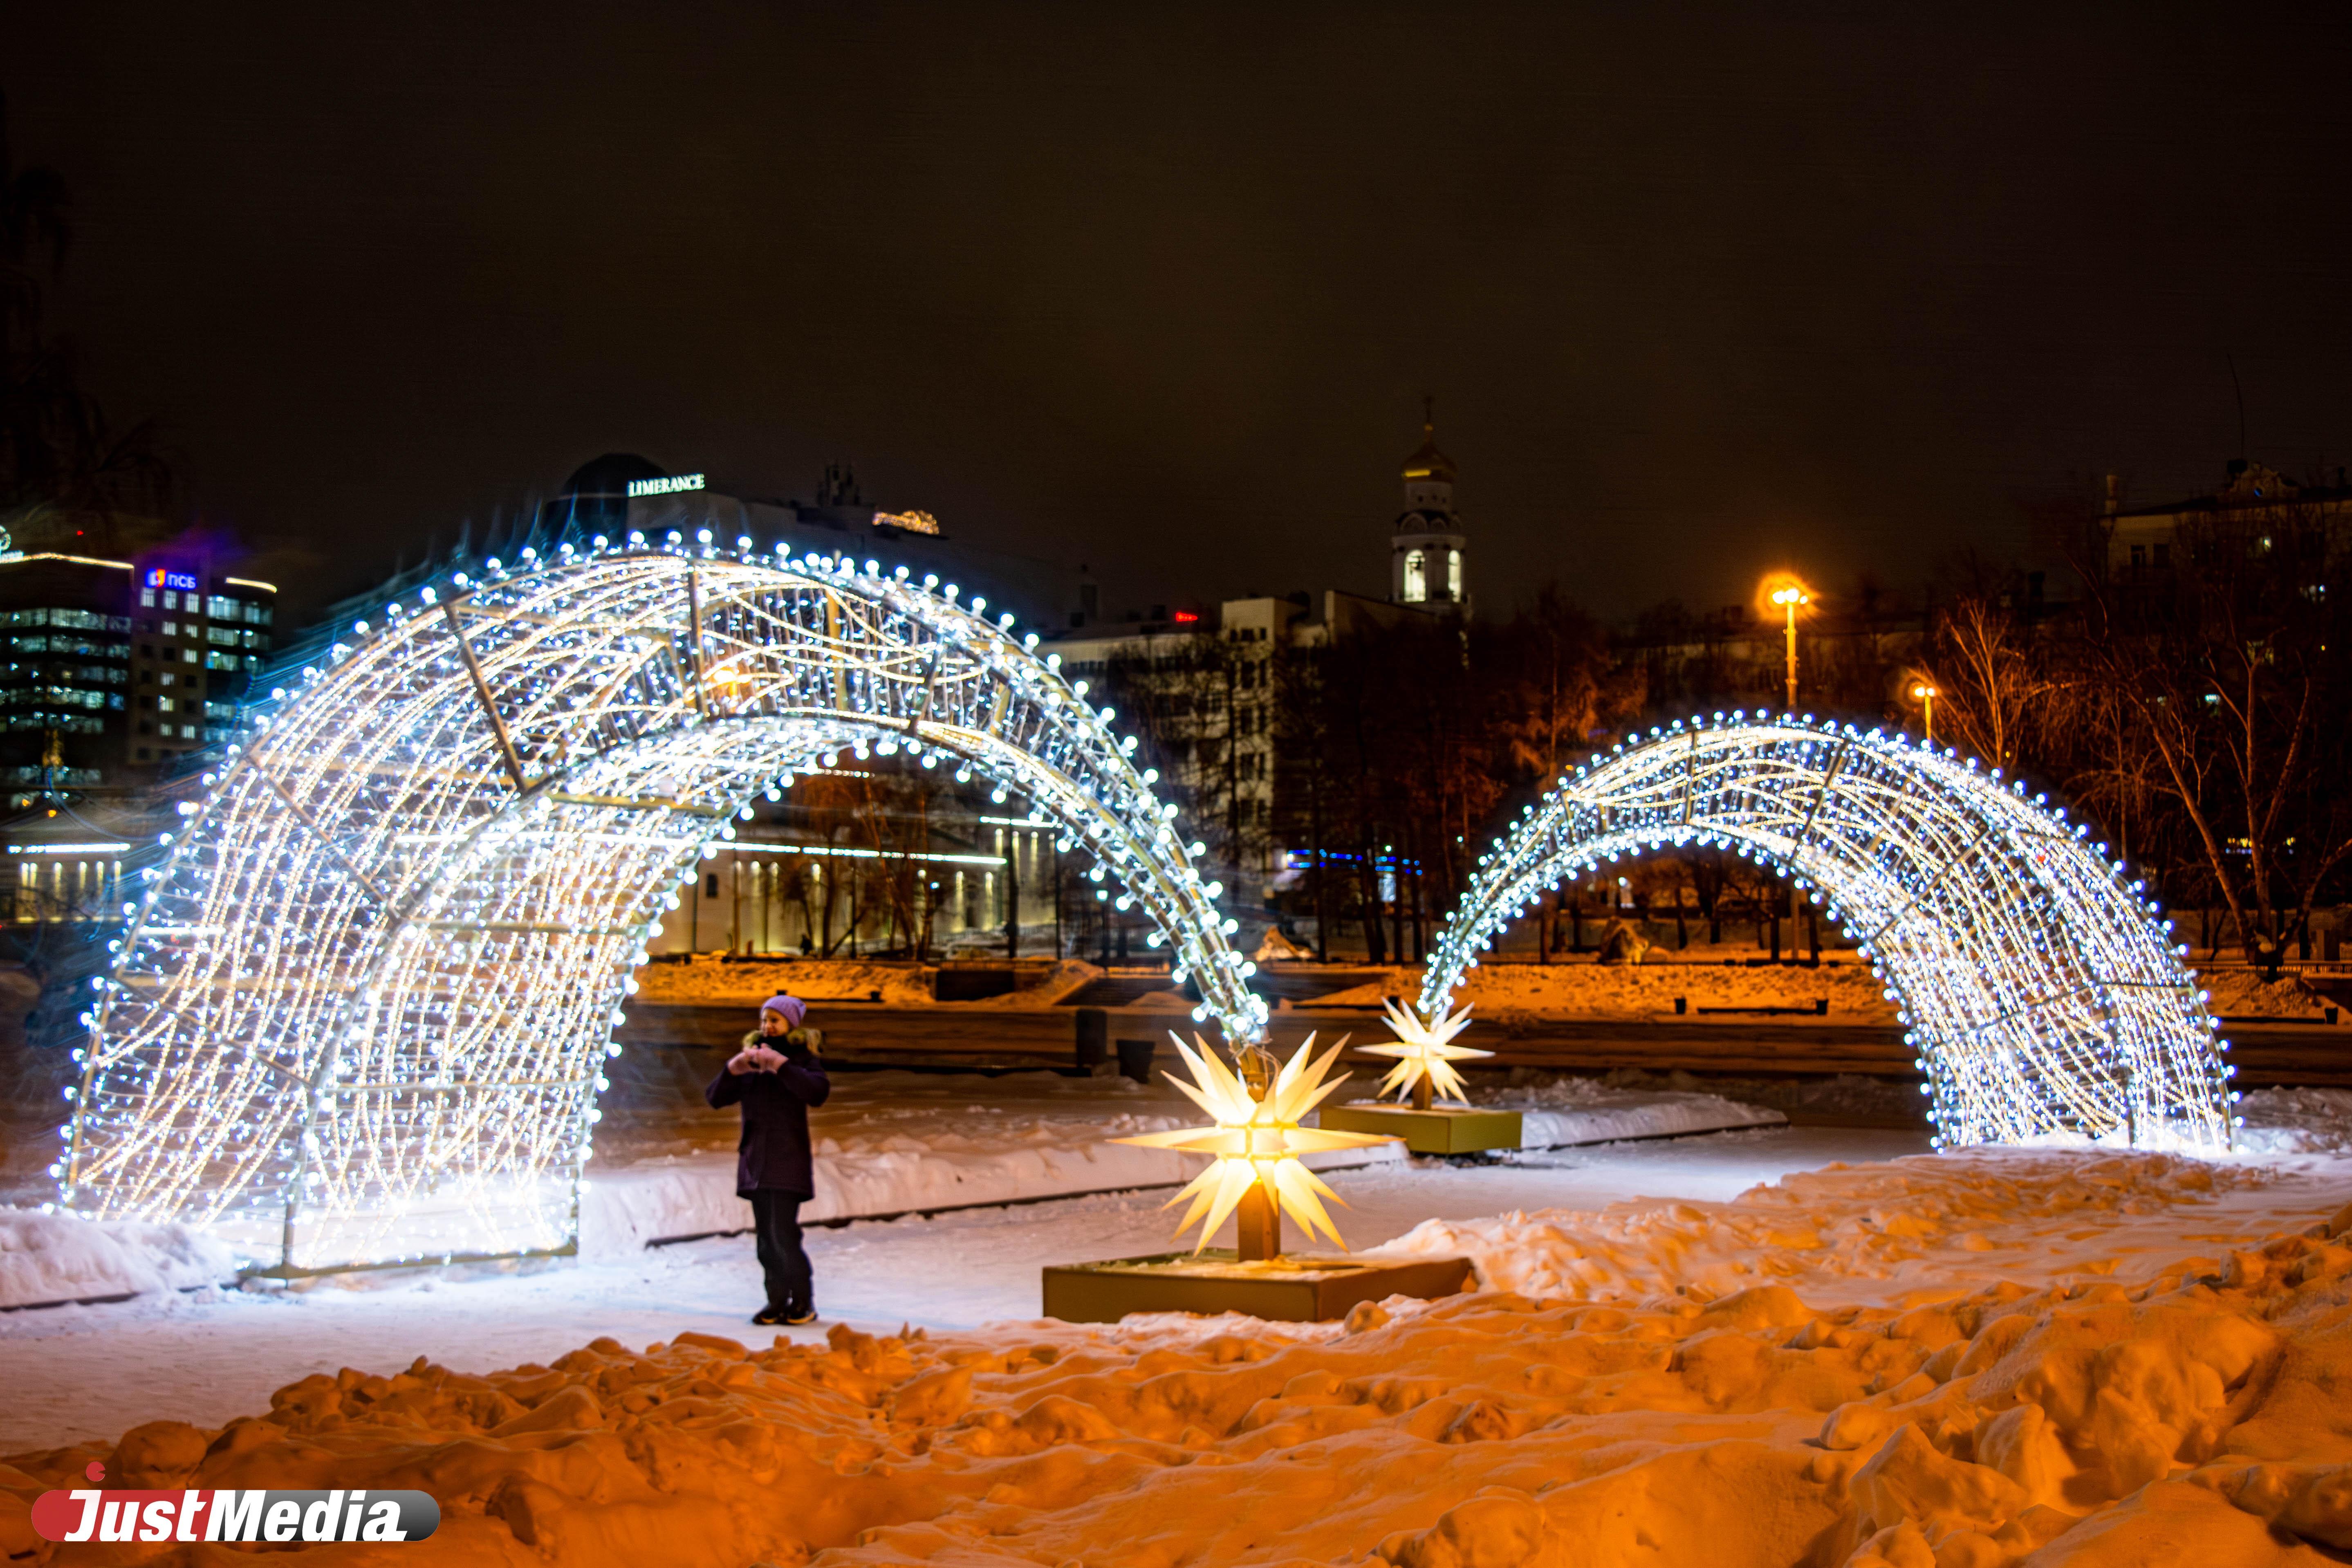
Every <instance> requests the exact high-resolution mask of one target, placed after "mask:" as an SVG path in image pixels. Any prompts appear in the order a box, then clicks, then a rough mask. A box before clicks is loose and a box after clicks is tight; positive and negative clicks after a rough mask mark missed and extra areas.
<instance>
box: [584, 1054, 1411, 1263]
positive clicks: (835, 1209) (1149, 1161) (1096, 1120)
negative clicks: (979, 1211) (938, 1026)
mask: <svg viewBox="0 0 2352 1568" xmlns="http://www.w3.org/2000/svg"><path fill="white" fill-rule="evenodd" d="M1200 1119H1201V1118H1200V1112H1199V1111H1198V1110H1196V1109H1195V1108H1194V1107H1193V1106H1192V1103H1191V1102H1190V1101H1188V1100H1184V1099H1183V1098H1181V1096H1180V1095H1178V1094H1177V1092H1176V1091H1175V1090H1174V1089H1171V1088H1169V1087H1168V1086H1167V1085H1166V1084H1165V1083H1164V1082H1163V1083H1158V1084H1151V1085H1145V1084H1139V1083H1135V1082H1132V1081H1130V1080H1129V1079H1123V1078H1093V1079H1070V1078H1062V1077H1059V1076H1057V1075H1054V1074H1050V1073H1023V1074H1019V1075H1015V1076H1009V1077H1005V1078H996V1079H991V1078H983V1077H981V1076H980V1075H978V1074H971V1075H968V1076H967V1075H946V1074H914V1073H894V1072H882V1073H858V1074H855V1075H852V1074H846V1073H845V1074H842V1075H841V1076H839V1077H838V1078H836V1079H835V1083H834V1092H833V1098H832V1099H831V1100H828V1101H827V1102H826V1103H825V1105H824V1107H823V1108H822V1109H820V1110H817V1111H815V1112H814V1113H813V1114H812V1115H811V1116H810V1118H809V1130H810V1133H811V1136H812V1137H813V1138H814V1152H815V1161H814V1164H815V1175H816V1196H815V1199H814V1201H813V1202H811V1203H809V1204H808V1205H805V1206H803V1209H802V1210H801V1217H802V1219H803V1221H804V1222H806V1223H811V1224H814V1223H819V1222H823V1221H827V1220H841V1219H857V1218H866V1217H872V1216H876V1215H900V1214H911V1213H918V1212H924V1211H935V1210H940V1209H949V1208H970V1207H975V1206H979V1205H989V1204H1009V1203H1028V1202H1034V1201H1036V1200H1038V1199H1041V1198H1054V1197H1066V1196H1070V1195H1073V1194H1080V1193H1099V1192H1109V1191H1114V1190H1118V1189H1121V1188H1128V1187H1154V1186H1164V1185H1181V1184H1183V1183H1185V1182H1189V1181H1191V1180H1192V1176H1193V1174H1194V1173H1196V1172H1198V1171H1199V1169H1200V1168H1201V1163H1202V1162H1201V1160H1200V1159H1199V1158H1198V1157H1197V1156H1191V1155H1184V1154H1177V1153H1172V1152H1169V1151H1167V1150H1164V1149H1138V1148H1133V1147H1130V1146H1127V1145H1122V1144H1118V1143H1113V1142H1110V1140H1112V1139H1114V1138H1124V1137H1129V1136H1131V1135H1133V1134H1135V1133H1139V1132H1158V1131H1166V1130H1167V1129H1170V1128H1173V1127H1184V1126H1190V1125H1193V1124H1195V1123H1197V1122H1198V1121H1200ZM607 1127H612V1128H613V1131H614V1137H613V1140H612V1144H613V1147H614V1150H615V1151H616V1152H620V1154H621V1158H620V1159H618V1160H608V1158H606V1157H604V1152H605V1150H606V1147H607V1144H606V1141H605V1139H604V1136H603V1135H604V1132H605V1131H606V1128H607ZM736 1128H737V1121H736V1118H735V1113H734V1112H733V1111H731V1110H730V1111H721V1112H712V1111H710V1110H707V1109H705V1108H703V1107H701V1106H699V1105H675V1106H672V1107H669V1108H667V1110H660V1109H656V1108H652V1107H644V1108H638V1109H635V1110H631V1111H630V1112H629V1113H628V1118H627V1121H626V1124H625V1125H621V1126H617V1127H616V1126H614V1123H613V1121H612V1120H611V1119H608V1121H607V1123H606V1124H605V1125H604V1126H600V1127H599V1129H598V1132H599V1140H598V1145H597V1147H598V1150H599V1153H600V1159H599V1160H598V1162H597V1163H593V1164H592V1165H591V1166H590V1167H589V1170H590V1177H589V1181H588V1187H587V1191H586V1193H585V1194H583V1200H582V1204H581V1220H580V1228H581V1236H580V1246H581V1252H582V1254H583V1256H585V1257H590V1258H610V1257H614V1256H617V1255H619V1254H622V1253H625V1252H630V1251H634V1250H635V1249H636V1248H638V1247H644V1246H645V1245H646V1244H647V1243H648V1242H653V1241H663V1240H669V1239H673V1238H676V1237H688V1236H707V1235H709V1234H711V1233H713V1232H716V1231H731V1230H741V1229H743V1228H745V1226H747V1224H748V1223H749V1219H748V1215H749V1210H748V1209H747V1208H746V1207H745V1205H744V1203H743V1200H742V1199H740V1198H739V1197H737V1196H736V1195H735V1155H734V1149H735V1139H736ZM654 1149H663V1150H666V1151H669V1152H661V1153H653V1152H650V1151H651V1150H654ZM636 1150H645V1151H647V1152H646V1153H642V1154H639V1155H637V1157H635V1158H630V1157H629V1153H630V1152H633V1151H636ZM685 1150H691V1151H692V1152H683V1151H685ZM1403 1157H1404V1156H1403V1153H1402V1151H1401V1150H1399V1149H1395V1148H1386V1147H1384V1148H1378V1149H1369V1150H1362V1151H1354V1152H1347V1153H1343V1154H1330V1155H1318V1156H1316V1157H1314V1158H1312V1159H1310V1160H1309V1161H1308V1162H1307V1163H1308V1164H1309V1165H1312V1166H1315V1167H1316V1168H1318V1169H1335V1168H1338V1167H1339V1166H1343V1165H1356V1164H1366V1163H1379V1162H1387V1161H1395V1160H1400V1159H1402V1158H1403Z"/></svg>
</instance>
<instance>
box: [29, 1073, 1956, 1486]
mask: <svg viewBox="0 0 2352 1568" xmlns="http://www.w3.org/2000/svg"><path fill="white" fill-rule="evenodd" d="M998 1081H999V1082H1009V1081H1013V1080H1009V1079H1000V1080H998ZM1926 1147H1927V1140H1926V1138H1925V1136H1924V1135H1914V1134H1910V1133H1901V1132H1885V1131H1862V1132H1854V1131H1829V1130H1819V1131H1816V1130H1807V1129H1776V1130H1770V1131H1744V1132H1734V1133H1727V1134H1721V1135H1717V1136H1714V1137H1706V1138H1697V1139H1691V1140H1676V1141H1668V1142H1638V1143H1622V1144H1614V1145H1608V1146H1604V1147H1601V1148H1595V1149H1587V1150H1572V1151H1563V1152H1552V1153H1538V1154H1528V1155H1523V1156H1520V1157H1519V1159H1518V1161H1517V1162H1516V1163H1507V1164H1495V1165H1486V1166H1457V1165H1450V1164H1446V1163H1441V1162H1436V1161H1394V1162H1391V1163H1386V1164H1382V1165H1378V1166H1363V1167H1359V1168H1356V1169H1351V1170H1343V1171H1335V1172H1331V1173H1328V1175H1327V1177H1326V1179H1327V1180H1328V1181H1329V1182H1330V1183H1331V1184H1332V1185H1333V1186H1334V1187H1335V1188H1337V1189H1338V1191H1339V1194H1340V1196H1341V1197H1342V1198H1343V1199H1344V1200H1345V1201H1346V1203H1347V1204H1348V1205H1349V1206H1348V1207H1347V1208H1345V1209H1337V1210H1334V1211H1333V1212H1334V1215H1335V1216H1336V1217H1337V1218H1338V1220H1339V1226H1340V1231H1341V1234H1342V1235H1344V1236H1346V1237H1348V1239H1349V1244H1350V1245H1351V1246H1354V1247H1359V1248H1362V1247H1372V1246H1376V1245H1377V1244H1379V1243H1381V1242H1383V1241H1388V1240H1391V1239H1392V1238H1394V1237H1400V1236H1402V1235H1403V1234H1405V1233H1406V1232H1408V1231H1410V1230H1412V1228H1413V1226H1417V1225H1419V1224H1421V1223H1422V1222H1423V1221H1424V1220H1427V1219H1430V1218H1432V1217H1439V1218H1445V1219H1453V1220H1470V1219H1474V1218H1475V1217H1477V1216H1480V1215H1499V1214H1508V1213H1511V1212H1514V1211H1534V1210H1540V1209H1548V1208H1560V1207H1566V1208H1574V1209H1580V1210H1581V1209H1597V1208H1605V1207H1607V1206H1608V1205H1612V1204H1618V1203H1626V1202H1632V1201H1634V1200H1636V1199H1642V1198H1651V1199H1658V1200H1669V1199H1674V1200H1692V1201H1700V1202H1722V1201H1725V1200H1727V1199H1730V1198H1732V1197H1734V1196H1736V1195H1737V1194H1739V1193H1741V1192H1743V1191H1745V1190H1746V1189H1748V1187H1751V1186H1754V1185H1756V1184H1759V1183H1762V1182H1771V1181H1776V1180H1778V1179H1779V1178H1780V1176H1782V1175H1783V1174H1786V1173H1790V1172H1792V1171H1804V1170H1811V1169H1815V1168H1818V1167H1820V1166H1822V1165H1823V1164H1827V1163H1832V1162H1836V1161H1857V1160H1859V1161H1871V1160H1883V1159H1888V1158H1893V1157H1896V1156H1899V1155H1904V1154H1909V1153H1913V1152H1917V1151H1920V1150H1923V1149H1925V1148H1926ZM1170 1195H1171V1194H1167V1193H1162V1192H1150V1193H1135V1194H1109V1195H1101V1196H1095V1197H1084V1198H1076V1199H1068V1200H1064V1201H1059V1202H1053V1203H1045V1204H1031V1205H1019V1206H1013V1207H1003V1208H986V1209H977V1210H965V1211H960V1212H956V1213H952V1214H946V1215H938V1216H936V1217H933V1218H930V1219H924V1218H920V1217H908V1218H905V1219H900V1220H895V1221H888V1222H882V1223H859V1224H854V1225H849V1226H842V1227H839V1228H819V1229H812V1230H811V1231H810V1232H809V1244H808V1245H809V1254H810V1257H811V1258H813V1259H814V1263H815V1267H816V1277H817V1300H818V1304H819V1306H820V1308H821V1309H822V1310H823V1311H824V1314H825V1316H826V1318H827V1319H828V1320H829V1321H849V1322H851V1323H854V1324H856V1325H857V1326H859V1327H861V1328H866V1329H877V1330H878V1329H881V1328H886V1327H887V1328H888V1329H892V1330H895V1329H897V1328H898V1326H899V1325H900V1324H901V1323H912V1324H914V1325H916V1326H918V1327H923V1328H928V1329H930V1330H932V1331H942V1330H961V1329H970V1328H974V1327H977V1326H978V1325H980V1324H982V1323H985V1322H989V1321H994V1320H999V1319H1022V1318H1031V1317H1034V1316H1035V1315H1036V1313H1037V1310H1038V1290H1039V1275H1038V1270H1039V1269H1040V1268H1043V1267H1044V1266H1045V1264H1048V1263H1063V1262H1071V1261H1076V1260H1081V1259H1086V1258H1123V1257H1132V1256H1138V1255H1142V1254H1148V1253H1152V1252H1162V1251H1166V1250H1168V1249H1169V1247H1171V1245H1172V1243H1171V1233H1172V1231H1173V1229H1174V1226H1175V1215H1173V1214H1171V1213H1163V1212H1162V1211H1161V1205H1163V1204H1164V1203H1165V1202H1166V1201H1167V1198H1168V1197H1169V1196H1170ZM730 1201H734V1200H732V1199H731V1187H730ZM744 1212H745V1211H744V1205H742V1204H741V1203H740V1201H735V1212H734V1214H733V1215H732V1216H731V1223H732V1224H734V1225H740V1224H741V1223H743V1221H742V1215H743V1213H744ZM1231 1229H1232V1227H1231V1225H1230V1223H1229V1224H1228V1225H1227V1226H1226V1228H1225V1230H1224V1232H1223V1233H1222V1235H1221V1237H1220V1239H1221V1240H1222V1241H1223V1243H1224V1244H1225V1245H1230V1244H1231V1241H1232V1236H1231ZM1187 1239H1188V1245H1189V1241H1190V1238H1187ZM1293 1242H1294V1245H1295V1244H1296V1237H1295V1235H1294V1237H1293ZM761 1300H762V1297H761V1286H760V1270H759V1268H758V1265H757V1263H756V1262H755V1261H754V1259H753V1258H752V1257H751V1238H750V1237H748V1236H744V1237H714V1238H711V1239H707V1240H702V1241H695V1242H688V1243H685V1244H682V1245H676V1246H668V1247H654V1248H651V1249H647V1250H641V1251H638V1252H635V1253H632V1254H625V1255H621V1256H615V1257H611V1258H605V1259H603V1260H589V1261H585V1262H583V1263H580V1264H577V1265H569V1266H561V1267H555V1268H542V1269H541V1270H539V1271H538V1272H535V1273H524V1274H513V1273H503V1272H499V1271H496V1270H491V1269H483V1270H480V1271H478V1273H477V1274H476V1275H475V1276H474V1277H473V1278H471V1279H464V1280H456V1279H450V1278H448V1277H446V1276H436V1275H431V1274H426V1275H421V1276H411V1277H404V1278H399V1279H384V1278H383V1277H380V1276H370V1275H349V1276H343V1277H340V1278H338V1279H332V1280H331V1281H329V1282H328V1283H325V1284H322V1285H320V1287H318V1288H316V1289H310V1290H309V1291H306V1292H303V1293H301V1294H299V1295H282V1294H278V1293H270V1294H266V1295H264V1294H254V1293H249V1292H247V1291H242V1290H235V1289H232V1290H226V1291H223V1290H211V1289H207V1290H202V1291H197V1292H194V1293H191V1294H181V1293H178V1292H165V1293H163V1294H161V1295H152V1296H146V1297H142V1298H141V1299H140V1300H137V1301H134V1302H129V1303H123V1304H117V1305H107V1306H100V1307H65V1308H58V1309H51V1310H42V1311H36V1312H16V1313H5V1314H0V1384H5V1386H6V1387H7V1389H8V1395H7V1397H6V1398H5V1399H0V1454H5V1453H8V1452H12V1451H15V1450H16V1449H20V1448H25V1447H34V1446H48V1445H53V1444H58V1443H62V1442H67V1441H79V1440H82V1439H86V1438H90V1437H96V1436H101V1435H107V1434H111V1433H114V1432H119V1431H121V1430H122V1429H123V1428H124V1427H126V1426H132V1425H136V1424H137V1423H138V1422H140V1421H142V1420H145V1419H150V1418H156V1417H169V1418H171V1419H173V1420H181V1421H192V1422H195V1423H198V1424H200V1425H209V1426H217V1425H219V1424H220V1423H222V1422H225V1421H226V1420H228V1419H229V1418H231V1417H232V1416H235V1415H240V1414H251V1413H254V1412H257V1411H262V1410H266V1409H268V1402H269V1394H270V1392H271V1391H272V1390H274V1389H276V1388H278V1386H280V1385H281V1384H284V1383H286V1382H287V1381H289V1379H291V1378H295V1377H299V1376H303V1375H307V1374H308V1373H311V1372H327V1373H332V1372H334V1371H335V1370H336V1369H337V1368H339V1367H341V1366H344V1365H347V1364H361V1365H363V1366H366V1367H368V1368H369V1369H371V1370H385V1369H384V1368H383V1367H380V1366H377V1365H376V1364H375V1363H376V1362H377V1361H382V1360H383V1359H384V1358H386V1357H390V1356H393V1355H394V1353H395V1352H396V1354H397V1359H398V1360H399V1361H400V1362H401V1363H403V1364H405V1363H406V1362H407V1360H408V1359H409V1358H411V1357H413V1356H415V1355H420V1354H421V1355H426V1356H429V1357H431V1358H432V1359H433V1360H435V1361H436V1362H440V1363H445V1364H447V1365H452V1366H459V1367H465V1368H467V1369H471V1370H477V1371H487V1370H488V1369H491V1368H494V1367H499V1366H506V1365H512V1364H515V1363H520V1362H526V1361H534V1360H541V1361H544V1360H551V1359H552V1358H554V1357H556V1356H558V1355H561V1354H562V1352H565V1351H567V1350H569V1349H571V1348H572V1346H574V1345H577V1344H583V1343H585V1342H587V1341H588V1340H591V1339H593V1338H595V1337H596V1336H597V1335H599V1334H613V1335H615V1336H618V1337H620V1338H623V1339H626V1340H629V1341H631V1342H643V1341H646V1340H666V1339H671V1338H674V1337H676V1336H677V1334H678V1333H680V1332H682V1331H688V1330H693V1331H700V1332H704V1333H716V1334H728V1335H732V1336H734V1337H737V1338H742V1337H744V1336H745V1335H747V1334H750V1333H751V1328H750V1326H749V1324H748V1323H747V1321H746V1320H747V1319H748V1318H749V1317H750V1315H751V1312H752V1311H753V1310H755V1309H757V1308H758V1306H759V1305H760V1303H761ZM801 1337H803V1338H804V1339H805V1338H810V1337H812V1331H803V1334H802V1336H801ZM368 1347H378V1348H380V1350H381V1352H382V1353H381V1354H379V1355H376V1356H375V1357H374V1359H373V1360H370V1359H369V1355H368V1349H367V1348H368Z"/></svg>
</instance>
